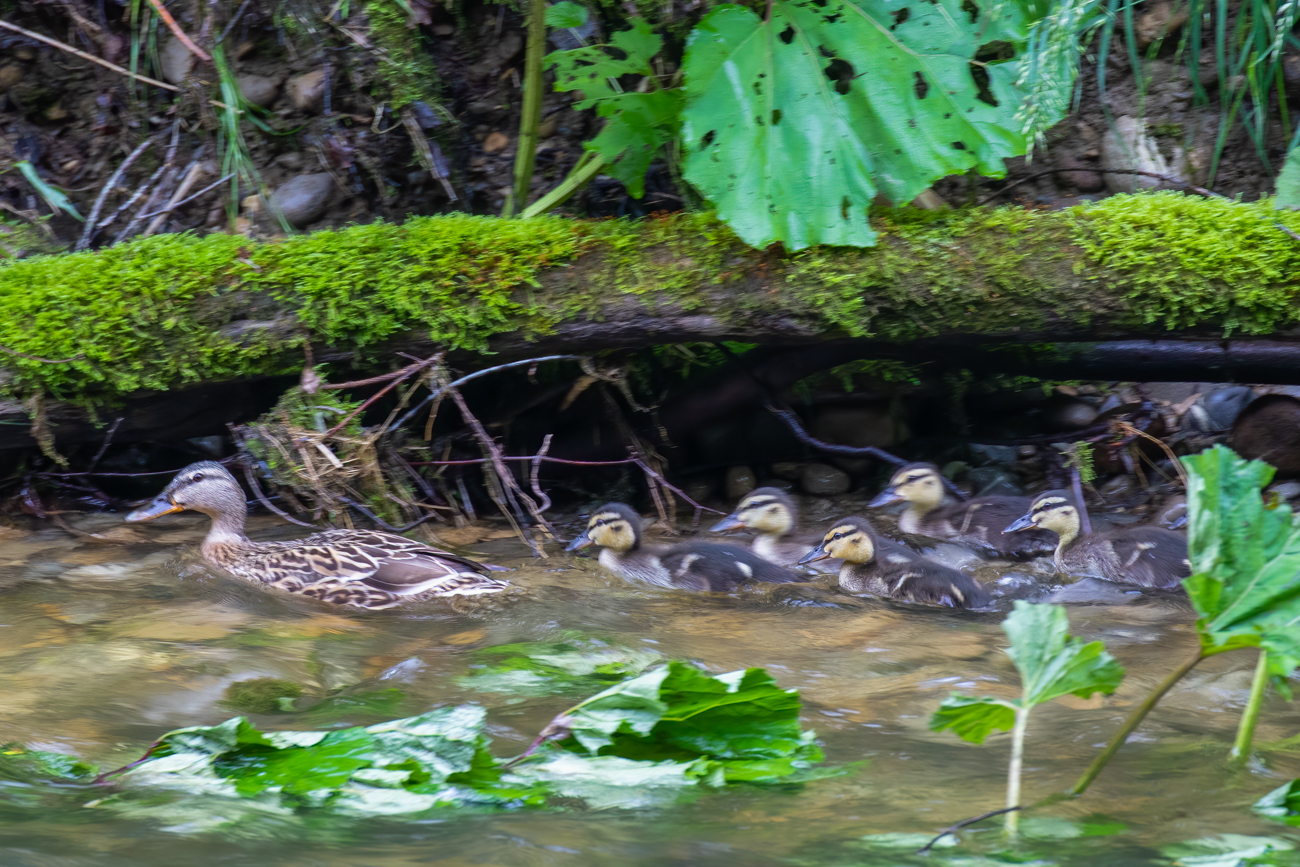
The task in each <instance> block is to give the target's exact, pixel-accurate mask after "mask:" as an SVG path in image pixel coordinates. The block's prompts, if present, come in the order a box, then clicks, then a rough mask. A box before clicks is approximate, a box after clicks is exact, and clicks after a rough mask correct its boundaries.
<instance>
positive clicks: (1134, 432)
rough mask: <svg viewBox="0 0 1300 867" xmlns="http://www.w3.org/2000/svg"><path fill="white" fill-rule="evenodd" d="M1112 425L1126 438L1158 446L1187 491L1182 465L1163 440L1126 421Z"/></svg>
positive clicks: (1185, 473)
mask: <svg viewBox="0 0 1300 867" xmlns="http://www.w3.org/2000/svg"><path fill="white" fill-rule="evenodd" d="M1113 424H1114V426H1115V429H1116V430H1117V431H1119V432H1120V433H1123V434H1126V435H1127V436H1130V437H1135V436H1138V437H1142V438H1143V439H1148V440H1150V441H1151V442H1153V443H1155V444H1156V445H1158V446H1159V447H1160V449H1161V451H1163V452H1164V453H1165V456H1166V457H1167V458H1169V461H1170V463H1172V464H1173V465H1174V472H1176V473H1178V481H1180V482H1182V484H1183V490H1184V491H1185V490H1187V472H1186V471H1185V470H1184V469H1183V463H1182V461H1180V460H1178V456H1177V455H1176V454H1174V450H1173V449H1171V448H1169V446H1168V445H1166V443H1165V441H1164V440H1162V439H1160V438H1158V437H1153V436H1152V435H1151V434H1149V433H1147V432H1146V431H1144V430H1139V429H1138V428H1136V427H1134V426H1133V425H1131V424H1129V423H1128V422H1126V421H1115V422H1113Z"/></svg>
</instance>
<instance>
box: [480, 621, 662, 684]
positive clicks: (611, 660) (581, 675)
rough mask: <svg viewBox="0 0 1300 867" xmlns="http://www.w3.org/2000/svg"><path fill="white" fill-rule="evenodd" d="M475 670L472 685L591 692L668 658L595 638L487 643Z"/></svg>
mask: <svg viewBox="0 0 1300 867" xmlns="http://www.w3.org/2000/svg"><path fill="white" fill-rule="evenodd" d="M472 657H473V659H474V661H475V663H476V664H477V665H476V669H477V670H475V671H473V673H471V674H470V675H468V676H466V677H464V678H461V683H463V684H464V685H465V686H467V687H470V688H472V689H476V690H481V691H487V692H510V693H517V694H522V695H554V694H556V693H563V692H573V691H575V690H581V691H583V692H590V691H591V690H592V689H599V688H601V687H603V686H606V685H609V684H612V683H617V682H619V681H621V680H625V679H626V678H628V677H630V676H635V675H638V674H640V673H641V672H642V671H644V670H645V669H646V668H648V667H650V666H651V665H654V664H655V663H657V662H661V661H662V660H663V656H662V655H660V654H659V653H656V652H655V651H652V650H633V649H631V648H627V647H621V646H619V645H617V644H612V643H610V642H607V641H602V640H600V639H596V638H585V637H583V636H581V635H574V636H572V637H571V638H570V639H569V640H568V641H553V642H542V641H537V642H523V643H519V644H505V645H501V646H498V647H487V648H483V649H481V650H476V651H474V653H473V655H472Z"/></svg>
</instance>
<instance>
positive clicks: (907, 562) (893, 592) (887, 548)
mask: <svg viewBox="0 0 1300 867" xmlns="http://www.w3.org/2000/svg"><path fill="white" fill-rule="evenodd" d="M827 557H838V558H840V559H841V560H843V561H844V565H843V566H841V567H840V588H841V589H842V590H844V591H845V592H848V593H872V594H875V595H876V596H885V597H888V598H890V599H907V600H910V601H912V602H929V603H933V604H935V605H947V606H949V607H950V608H980V607H983V606H985V605H987V604H989V601H990V597H989V595H988V593H987V592H986V591H985V590H984V588H983V587H981V586H980V585H979V582H978V581H976V580H975V579H974V578H972V577H971V576H969V575H967V574H966V573H964V572H958V571H957V570H956V569H950V568H948V567H947V566H943V565H940V564H939V563H935V562H933V561H931V560H927V559H926V558H925V557H923V556H921V555H920V554H918V553H916V552H915V551H913V550H912V549H911V548H908V547H907V546H905V545H900V544H898V543H897V542H891V541H890V540H888V539H885V538H883V537H881V536H879V535H878V534H877V533H876V531H875V530H874V529H872V527H871V525H870V524H869V523H867V521H866V519H865V518H858V517H848V518H841V519H840V520H838V521H836V522H835V525H834V526H833V527H831V529H830V530H828V531H827V532H826V534H825V535H824V536H823V537H822V541H821V543H820V544H819V545H818V546H817V547H816V548H814V549H813V550H811V551H809V552H808V553H807V554H805V555H804V556H803V558H802V559H801V560H800V561H799V562H800V563H811V562H813V561H816V560H822V559H825V558H827Z"/></svg>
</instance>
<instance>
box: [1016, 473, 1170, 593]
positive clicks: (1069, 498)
mask: <svg viewBox="0 0 1300 867" xmlns="http://www.w3.org/2000/svg"><path fill="white" fill-rule="evenodd" d="M1081 524H1082V522H1081V521H1080V520H1079V505H1078V503H1077V502H1076V501H1075V499H1074V495H1073V494H1072V493H1070V492H1069V491H1047V492H1046V493H1042V494H1039V495H1038V496H1037V497H1035V498H1034V500H1033V503H1032V504H1031V505H1030V507H1029V511H1027V512H1026V513H1025V514H1024V515H1022V516H1021V517H1020V518H1018V519H1017V520H1016V521H1014V522H1013V523H1012V524H1011V525H1010V526H1008V527H1007V528H1006V530H1005V531H1003V532H1006V533H1019V532H1024V531H1026V530H1034V529H1039V530H1050V531H1051V532H1053V533H1056V534H1057V537H1058V539H1059V541H1058V542H1057V545H1056V550H1055V552H1054V553H1053V555H1052V559H1053V561H1054V562H1055V564H1056V569H1057V571H1058V572H1063V573H1066V574H1069V575H1083V576H1089V577H1093V578H1104V579H1106V580H1107V581H1115V582H1117V583H1120V584H1133V585H1136V586H1138V587H1154V588H1157V589H1161V590H1176V589H1178V588H1180V587H1181V586H1182V579H1184V578H1186V577H1187V576H1188V575H1190V574H1192V566H1191V561H1190V560H1188V557H1187V539H1186V538H1185V537H1184V536H1183V535H1182V534H1180V533H1176V532H1174V531H1173V530H1167V529H1165V528H1163V527H1156V526H1151V525H1137V526H1132V527H1121V528H1119V529H1117V530H1111V531H1108V532H1105V533H1091V534H1087V535H1085V534H1083V532H1082V526H1081Z"/></svg>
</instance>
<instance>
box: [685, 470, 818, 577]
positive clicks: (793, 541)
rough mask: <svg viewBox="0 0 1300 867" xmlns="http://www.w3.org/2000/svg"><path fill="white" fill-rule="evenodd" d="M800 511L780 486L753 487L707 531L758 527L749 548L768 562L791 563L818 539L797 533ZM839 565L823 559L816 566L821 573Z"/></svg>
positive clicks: (781, 564) (815, 534)
mask: <svg viewBox="0 0 1300 867" xmlns="http://www.w3.org/2000/svg"><path fill="white" fill-rule="evenodd" d="M798 515H799V512H798V510H797V509H796V507H795V504H794V500H792V499H791V498H790V495H789V494H787V493H786V492H785V491H783V490H781V489H780V488H755V489H754V490H753V491H751V492H750V493H749V494H747V495H746V496H745V498H744V499H743V500H741V501H740V505H738V506H736V511H734V512H732V513H731V514H730V515H728V516H727V517H725V518H723V519H722V520H721V521H719V522H718V523H716V524H714V525H713V527H712V529H711V530H710V532H713V533H721V532H722V531H723V530H734V529H735V528H737V527H745V528H747V529H750V530H757V531H758V535H757V536H755V537H754V541H753V542H751V543H750V546H749V547H750V550H752V551H753V552H754V553H755V554H757V555H758V556H760V557H762V558H763V559H764V560H766V561H767V562H769V563H775V564H776V565H778V566H787V567H788V566H794V565H796V564H797V563H798V562H799V558H800V557H802V556H803V555H804V554H806V553H807V552H808V549H809V548H811V547H813V546H815V545H816V544H817V543H818V542H820V541H821V538H822V537H821V536H820V535H819V534H817V533H796V532H795V531H794V528H795V525H796V524H797V523H798V520H799V518H798ZM839 567H840V564H839V563H838V562H835V561H823V562H821V563H818V564H817V566H816V567H815V568H817V569H818V571H821V572H834V571H836V570H837V569H839Z"/></svg>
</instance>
